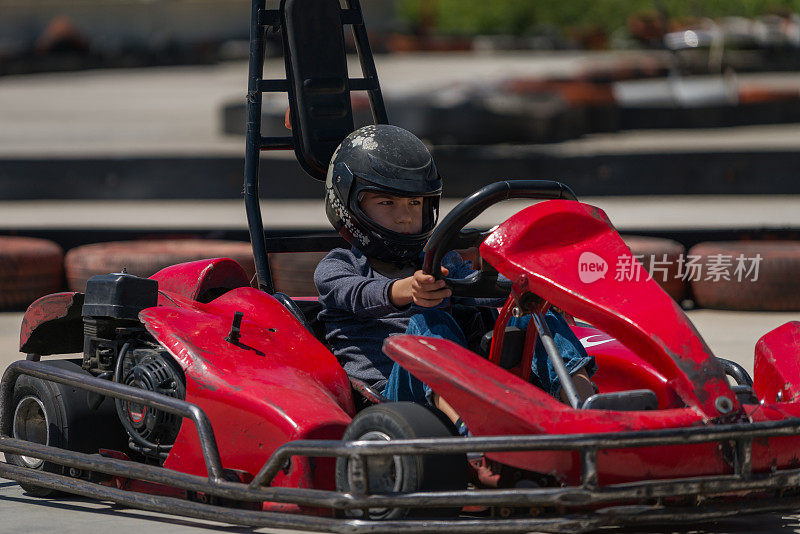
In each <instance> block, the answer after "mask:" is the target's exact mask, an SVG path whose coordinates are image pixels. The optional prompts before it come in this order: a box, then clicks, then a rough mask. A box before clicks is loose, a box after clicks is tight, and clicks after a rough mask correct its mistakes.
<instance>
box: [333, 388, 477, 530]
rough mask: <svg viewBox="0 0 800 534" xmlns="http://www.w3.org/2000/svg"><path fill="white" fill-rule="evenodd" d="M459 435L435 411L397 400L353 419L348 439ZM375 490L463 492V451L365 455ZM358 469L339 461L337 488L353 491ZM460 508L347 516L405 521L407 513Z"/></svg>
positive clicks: (375, 510) (418, 514)
mask: <svg viewBox="0 0 800 534" xmlns="http://www.w3.org/2000/svg"><path fill="white" fill-rule="evenodd" d="M452 436H453V433H452V432H451V431H450V429H449V428H448V427H447V425H446V424H445V423H443V422H442V420H440V418H439V417H437V416H436V415H435V414H434V413H433V412H431V411H430V410H429V409H427V408H425V407H424V406H422V405H420V404H415V403H411V402H392V403H384V404H377V405H375V406H370V407H369V408H366V409H365V410H362V411H361V412H359V413H358V415H356V416H355V417H354V418H353V421H352V422H351V423H350V425H349V426H348V427H347V430H345V433H344V436H343V437H342V439H343V440H345V441H372V440H375V441H380V440H384V441H389V440H392V439H416V438H445V437H452ZM364 464H365V467H366V469H367V484H368V490H367V491H368V492H369V493H370V494H380V493H398V492H403V493H405V492H412V491H451V490H462V489H464V488H466V485H467V471H466V467H467V464H466V457H465V455H463V454H447V455H441V454H436V455H427V456H426V455H414V456H410V455H409V456H406V455H403V456H400V455H398V456H370V457H364ZM352 481H353V468H352V466H351V465H350V459H349V458H346V457H339V458H337V460H336V488H337V489H338V490H339V491H341V492H345V493H349V492H350V491H351V487H352ZM457 512H458V509H453V508H431V509H408V508H370V509H368V510H360V509H353V510H346V511H345V515H346V516H347V517H352V518H361V519H373V520H379V519H401V518H404V517H407V516H415V517H421V516H425V517H431V516H447V515H454V514H455V513H457Z"/></svg>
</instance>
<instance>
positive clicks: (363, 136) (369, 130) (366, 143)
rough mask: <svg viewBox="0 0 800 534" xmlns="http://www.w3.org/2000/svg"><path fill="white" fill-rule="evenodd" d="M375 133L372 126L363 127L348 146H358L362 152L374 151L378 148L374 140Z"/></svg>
mask: <svg viewBox="0 0 800 534" xmlns="http://www.w3.org/2000/svg"><path fill="white" fill-rule="evenodd" d="M375 131H376V128H375V127H374V126H364V127H363V128H361V129H360V130H358V131H357V133H358V135H356V136H355V137H353V138H352V139H351V140H350V144H351V145H353V146H360V147H361V148H363V149H364V150H375V149H376V148H378V142H377V141H376V140H375Z"/></svg>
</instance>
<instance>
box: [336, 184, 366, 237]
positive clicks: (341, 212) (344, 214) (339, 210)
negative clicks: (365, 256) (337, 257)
mask: <svg viewBox="0 0 800 534" xmlns="http://www.w3.org/2000/svg"><path fill="white" fill-rule="evenodd" d="M327 190H328V200H329V202H330V204H331V207H332V208H333V210H334V211H335V212H336V216H337V217H339V218H340V219H341V220H342V223H343V224H344V225H345V227H346V228H347V229H348V230H349V231H350V233H351V234H352V236H353V237H355V238H356V239H358V241H359V243H361V245H362V246H366V245H369V243H370V241H369V237H367V236H366V235H365V234H364V232H362V231H360V230H359V229H358V228H356V226H355V225H354V224H353V219H352V218H351V217H350V212H348V211H347V210H346V209H344V206H343V205H342V203H341V201H340V200H339V197H337V196H336V193H334V191H333V187H332V186H329V187H327Z"/></svg>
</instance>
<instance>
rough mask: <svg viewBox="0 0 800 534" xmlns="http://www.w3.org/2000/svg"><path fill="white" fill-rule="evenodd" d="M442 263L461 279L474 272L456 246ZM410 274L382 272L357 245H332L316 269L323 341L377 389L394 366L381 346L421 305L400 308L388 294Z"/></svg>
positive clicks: (354, 374) (348, 367)
mask: <svg viewBox="0 0 800 534" xmlns="http://www.w3.org/2000/svg"><path fill="white" fill-rule="evenodd" d="M442 265H443V266H444V267H446V268H447V269H448V270H449V271H450V273H449V274H448V276H449V277H451V278H465V277H466V276H468V275H469V274H470V273H472V272H473V270H472V262H465V261H464V260H463V259H462V258H461V256H460V255H459V254H458V253H457V252H454V251H451V252H449V253H448V254H447V255H446V256H445V257H444V259H443V260H442ZM410 274H411V273H403V275H402V276H400V275H398V276H397V277H391V276H386V275H384V274H381V273H380V272H378V271H376V270H375V269H374V268H373V267H372V266H371V265H370V262H369V258H367V257H366V256H365V255H364V253H363V252H361V251H360V250H358V249H357V248H355V247H354V248H351V249H350V250H346V249H343V248H337V249H333V250H332V251H331V252H330V253H329V254H328V255H327V256H325V257H324V258H323V259H322V261H320V262H319V265H318V266H317V269H316V271H314V283H315V284H316V285H317V291H318V292H319V302H320V304H322V311H321V312H320V314H319V319H320V320H321V321H323V322H324V323H325V339H326V341H327V342H328V344H329V345H330V347H331V349H332V350H333V353H334V354H335V355H336V357H337V358H338V359H339V363H341V365H342V367H344V370H345V372H346V373H347V374H348V375H349V376H352V377H354V378H357V379H359V380H363V381H364V382H366V383H367V384H369V385H370V386H372V387H374V388H376V389H377V390H378V391H381V390H382V389H383V387H384V385H385V384H386V380H387V378H388V377H389V373H390V372H391V370H392V366H393V365H394V362H392V360H391V359H390V358H389V357H388V356H386V355H385V354H384V353H383V351H382V350H381V347H382V345H383V341H384V340H385V339H386V338H387V337H389V336H392V335H397V334H403V333H405V331H406V329H407V328H408V322H409V319H410V318H411V316H412V315H414V314H416V313H419V311H420V309H421V308H420V307H418V306H416V305H415V304H411V305H408V306H404V307H402V308H398V307H396V306H395V305H394V304H392V302H391V300H390V299H389V286H391V284H392V282H394V281H395V280H399V279H400V278H404V277H406V276H410ZM449 300H450V299H444V301H443V302H442V303H441V304H440V305H439V306H437V308H438V307H441V308H447V307H449V304H450V303H449Z"/></svg>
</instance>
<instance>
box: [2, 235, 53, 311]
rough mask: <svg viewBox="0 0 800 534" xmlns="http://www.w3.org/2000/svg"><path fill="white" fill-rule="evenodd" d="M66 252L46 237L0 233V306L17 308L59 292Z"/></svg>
mask: <svg viewBox="0 0 800 534" xmlns="http://www.w3.org/2000/svg"><path fill="white" fill-rule="evenodd" d="M63 262H64V252H63V251H62V250H61V247H60V246H59V245H58V244H57V243H54V242H52V241H48V240H46V239H37V238H33V237H18V236H0V309H18V308H23V309H24V307H25V306H27V305H29V304H30V303H31V302H33V301H34V300H36V299H38V298H39V297H42V296H44V295H48V294H50V293H55V292H56V291H60V290H61V288H62V287H63V285H64V284H63V282H64V267H63Z"/></svg>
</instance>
